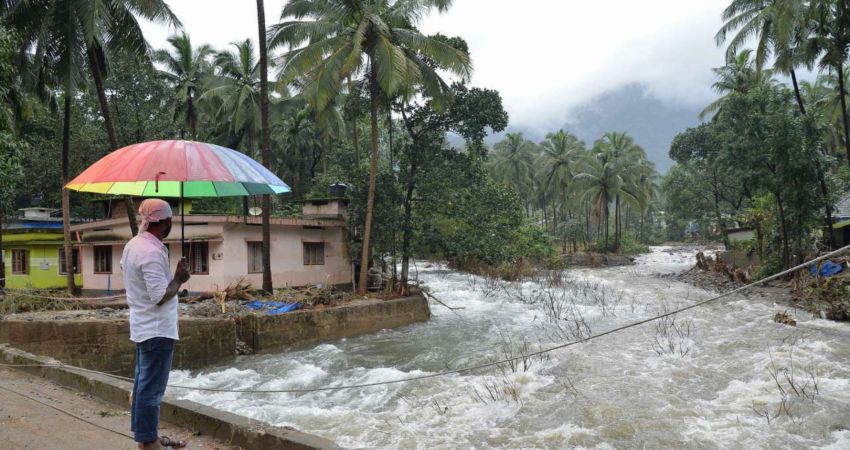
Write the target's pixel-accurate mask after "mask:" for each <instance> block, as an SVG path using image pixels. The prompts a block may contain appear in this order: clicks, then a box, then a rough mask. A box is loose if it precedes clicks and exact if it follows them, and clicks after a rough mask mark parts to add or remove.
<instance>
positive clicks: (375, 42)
mask: <svg viewBox="0 0 850 450" xmlns="http://www.w3.org/2000/svg"><path fill="white" fill-rule="evenodd" d="M449 6H451V0H427V1H426V0H411V1H404V2H390V1H388V0H357V1H342V0H297V1H293V2H290V3H288V4H287V5H286V6H284V8H283V12H282V13H281V19H282V20H285V21H283V22H281V23H280V24H278V25H275V26H272V28H271V30H270V35H271V42H270V45H271V47H272V48H275V47H278V46H286V47H288V48H290V49H292V50H290V51H289V52H287V53H286V54H285V56H284V61H285V62H284V64H283V65H282V77H283V80H284V81H286V82H289V81H293V80H295V79H299V80H300V82H301V89H302V91H303V92H304V95H305V97H306V98H307V101H308V102H309V103H310V104H311V106H312V107H313V108H314V109H316V110H318V111H321V110H323V109H325V107H326V106H327V105H328V104H330V103H331V101H332V99H333V98H335V97H336V96H337V95H338V94H339V93H340V92H341V91H342V83H343V81H344V80H346V79H348V78H349V77H356V76H357V75H358V74H360V73H361V72H362V73H363V74H364V76H365V83H366V86H367V90H368V92H369V97H370V108H369V109H370V116H371V154H370V163H369V168H370V169H369V173H370V183H369V195H368V198H369V200H368V204H367V208H366V217H365V222H366V225H365V230H364V232H363V239H364V241H363V247H364V250H363V252H362V255H361V271H360V283H359V286H358V289H359V290H360V291H361V292H364V290H365V288H366V268H367V267H368V266H369V239H370V235H371V225H372V209H373V206H374V197H375V179H376V176H377V171H378V109H379V105H380V104H381V103H382V99H387V98H392V97H394V96H397V95H402V96H405V95H407V96H409V95H410V94H412V93H413V91H414V88H416V87H421V88H422V89H423V90H424V91H425V92H426V93H427V94H428V95H429V96H430V97H432V98H434V99H441V98H444V97H445V92H446V91H447V89H448V86H447V85H446V83H445V82H444V81H443V80H442V79H441V78H440V76H439V74H438V73H437V71H436V70H435V69H434V68H432V67H431V66H429V65H428V64H427V62H426V60H425V58H428V59H430V60H433V61H436V62H437V64H439V65H440V66H441V67H444V68H446V69H447V70H448V71H449V72H450V73H454V74H457V75H460V76H462V77H464V78H467V77H468V76H469V74H470V72H471V63H470V61H469V56H468V55H467V54H466V53H464V52H462V51H458V50H457V49H455V48H453V47H452V46H450V45H447V44H445V43H443V42H440V41H439V40H436V39H431V38H428V37H426V36H424V35H422V34H421V33H419V31H418V30H417V29H416V28H415V25H416V23H417V22H418V20H419V19H420V18H421V17H422V16H423V15H424V14H426V13H427V12H428V11H430V10H431V9H432V8H436V9H437V10H438V11H439V12H443V11H446V10H447V9H448V8H449ZM286 19H289V20H286ZM305 19H306V20H305Z"/></svg>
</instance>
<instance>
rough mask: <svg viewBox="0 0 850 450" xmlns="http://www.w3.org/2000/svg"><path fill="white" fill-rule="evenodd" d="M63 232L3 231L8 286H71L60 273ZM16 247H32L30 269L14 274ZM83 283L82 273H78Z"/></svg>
mask: <svg viewBox="0 0 850 450" xmlns="http://www.w3.org/2000/svg"><path fill="white" fill-rule="evenodd" d="M61 246H62V235H61V234H56V233H14V234H4V235H3V261H5V262H6V273H5V276H6V287H8V288H10V289H32V288H35V289H46V288H64V287H66V286H67V282H66V281H65V275H60V274H59V248H60V247H61ZM12 249H24V250H27V251H29V273H28V274H26V275H18V274H12V252H11V250H12ZM74 279H75V281H76V283H77V286H82V284H83V277H82V275H76V276H75V277H74Z"/></svg>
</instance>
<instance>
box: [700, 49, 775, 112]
mask: <svg viewBox="0 0 850 450" xmlns="http://www.w3.org/2000/svg"><path fill="white" fill-rule="evenodd" d="M752 53H753V51H752V50H750V49H744V50H741V51H739V52H737V53H735V54H734V55H731V56H729V55H727V60H726V65H725V66H722V67H718V68H715V69H712V71H714V73H715V74H716V75H717V81H716V82H714V84H713V85H712V87H713V88H714V90H715V92H717V93H718V94H720V95H721V96H720V98H718V99H717V100H715V101H713V102H712V103H710V104H709V105H708V106H706V107H705V109H703V110H702V112H700V113H699V116H700V118H701V119H704V118H705V117H708V116H714V114H716V113H718V112H720V109H721V108H722V107H723V103H724V102H725V101H726V99H727V98H728V96H729V95H730V94H732V93H741V94H742V93H746V92H748V91H749V90H750V89H752V88H754V87H756V86H758V85H760V84H762V83H773V71H771V70H769V69H764V70H759V69H758V68H757V67H756V65H755V63H754V62H753V59H752Z"/></svg>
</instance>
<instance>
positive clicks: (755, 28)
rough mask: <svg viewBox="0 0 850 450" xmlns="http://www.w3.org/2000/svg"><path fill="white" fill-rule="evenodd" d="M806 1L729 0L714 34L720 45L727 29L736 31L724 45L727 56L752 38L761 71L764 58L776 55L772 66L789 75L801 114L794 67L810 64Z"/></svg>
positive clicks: (731, 55) (725, 36) (803, 109)
mask: <svg viewBox="0 0 850 450" xmlns="http://www.w3.org/2000/svg"><path fill="white" fill-rule="evenodd" d="M808 3H809V2H807V1H804V0H732V3H731V4H730V5H729V6H728V7H727V8H726V9H725V10H724V11H723V20H725V21H726V22H725V23H724V24H723V26H722V27H721V28H720V30H719V31H718V32H717V34H716V35H715V40H716V41H717V45H722V44H724V43H725V42H726V40H727V37H728V35H729V34H730V33H732V32H735V31H737V33H736V34H735V35H734V37H732V38H731V39H730V40H729V45H728V47H727V48H726V54H727V59H731V58H733V57H734V56H735V54H736V53H738V52H739V51H740V50H742V49H743V48H744V45H747V44H748V43H750V42H751V40H752V39H753V38H755V42H756V47H755V66H756V70H757V71H761V70H762V69H763V68H764V66H765V64H766V62H767V61H768V60H769V59H770V58H771V57H772V56H773V57H775V58H776V60H775V62H774V67H775V68H776V69H777V70H778V71H780V72H784V73H788V74H789V75H790V76H791V82H792V85H793V87H794V94H795V96H796V99H797V105H798V107H799V108H800V111H801V113H803V114H805V113H806V108H805V105H804V104H803V98H802V96H801V95H800V86H799V83H798V82H797V73H796V70H795V69H796V68H797V67H799V66H800V65H804V64H805V65H807V66H808V67H809V68H811V58H808V55H807V53H806V52H805V43H806V42H807V40H808V39H809V38H810V33H811V27H810V26H809V20H808V17H807V8H808ZM807 59H808V60H807Z"/></svg>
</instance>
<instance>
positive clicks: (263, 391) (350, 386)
mask: <svg viewBox="0 0 850 450" xmlns="http://www.w3.org/2000/svg"><path fill="white" fill-rule="evenodd" d="M847 250H850V245H847V246H844V247H842V248H840V249H838V250H835V251H832V252H829V253H827V254H825V255H822V256H819V257H817V258H814V259H812V260H810V261H807V262H805V263H803V264H800V265H797V266H795V267H792V268H790V269H787V270H784V271H782V272H779V273H777V274H774V275H771V276H769V277H766V278H762V279H761V280H758V281H754V282H752V283H750V284H748V285H746V286H742V287H739V288H737V289H734V290H731V291H729V292H725V293H722V294H720V295H717V296H714V297H712V298H709V299H707V300H703V301H700V302H697V303H694V304H691V305H688V306H684V307H681V308H678V309H675V310H673V311H670V312H666V313H664V314H659V315H656V316H653V317H649V318H647V319H643V320H639V321H637V322H631V323H628V324H626V325H622V326H619V327H616V328H612V329H610V330H606V331H603V332H601V333H596V334H591V335H589V336H587V337H585V338H582V339H578V340H575V341H570V342H566V343H563V344H559V345H555V346H552V347H548V348H545V349H542V350H537V351H534V352H531V353H527V354H523V355H519V356H514V357H509V358H504V359H501V360H497V361H491V362H487V363H482V364H478V365H474V366H468V367H463V368H459V369H449V370H444V371H440V372H434V373H430V374H426V375H418V376H414V377H407V378H399V379H396V380H387V381H376V382H373V383H358V384H348V385H341V386H323V387H317V388H302V389H220V388H206V387H195V386H183V385H177V384H169V385H168V387H170V388H174V389H187V390H194V391H204V392H228V393H241V394H307V393H311V392H323V391H339V390H344V389H360V388H367V387H374V386H384V385H390V384H398V383H407V382H411V381H420V380H427V379H430V378H438V377H443V376H448V375H458V374H462V373H466V372H473V371H476V370H481V369H486V368H489V367H494V366H498V365H500V364H505V363H509V362H513V361H518V360H521V359H525V358H530V357H534V356H539V355H543V354H546V353H551V352H553V351H555V350H561V349H564V348H567V347H572V346H574V345H578V344H582V343H585V342H589V341H592V340H594V339H598V338H601V337H603V336H607V335H609V334H614V333H618V332H620V331H624V330H627V329H629V328H634V327H638V326H640V325H643V324H646V323H649V322H653V321H656V320H659V319H663V318H665V317H670V316H673V315H676V314H678V313H681V312H684V311H688V310H691V309H694V308H698V307H700V306H704V305H707V304H709V303H712V302H715V301H717V300H720V299H723V298H726V297H729V296H731V295H734V294H737V293H740V292H743V291H746V290H748V289H750V288H752V287H755V286H758V285H761V284H764V283H767V282H768V281H772V280H775V279H777V278H781V277H783V276H785V275H788V274H791V273H794V272H796V271H798V270H800V269H802V268H805V267H808V266H809V265H811V264H814V263H818V262H820V261H823V260H825V259H827V258H831V257H833V256H836V255H839V254H841V253H843V252H845V251H847ZM35 366H43V367H67V368H71V369H75V370H85V371H89V372H94V373H99V374H102V375H106V376H110V377H113V378H117V379H122V380H125V381H133V379H132V378H127V377H121V376H118V375H112V374H108V373H104V372H98V371H94V370H88V369H82V368H78V367H74V366H67V365H51V366H47V365H35Z"/></svg>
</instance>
